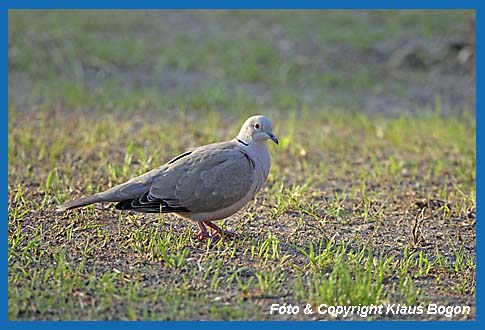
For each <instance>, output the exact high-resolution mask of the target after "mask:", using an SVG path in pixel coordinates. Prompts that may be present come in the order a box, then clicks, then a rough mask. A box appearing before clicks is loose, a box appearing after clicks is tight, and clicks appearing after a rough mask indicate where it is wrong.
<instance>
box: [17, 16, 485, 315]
mask: <svg viewBox="0 0 485 330" xmlns="http://www.w3.org/2000/svg"><path fill="white" fill-rule="evenodd" d="M106 15H109V16H110V17H112V18H113V19H112V20H110V24H109V25H107V24H105V23H104V22H105V18H106V17H107V16H106ZM252 15H253V14H249V13H247V12H244V11H243V12H239V13H237V14H236V13H222V12H219V13H214V12H204V13H202V14H200V15H196V14H194V13H192V12H183V13H172V14H171V15H165V16H164V15H161V14H160V12H139V13H138V14H136V15H134V14H132V13H131V14H127V13H126V12H125V13H123V12H115V13H104V12H90V13H89V15H87V14H86V13H83V12H81V13H79V12H71V11H69V12H64V13H63V14H62V15H59V13H58V12H57V13H55V12H46V13H43V15H41V16H38V15H37V14H35V13H32V12H30V11H12V12H10V20H9V24H10V29H9V124H8V126H9V132H8V162H9V182H8V196H9V201H8V203H9V204H8V207H9V219H8V230H9V232H8V252H9V254H8V265H9V270H8V277H9V284H8V293H9V295H8V317H9V319H10V320H18V319H62V320H72V319H83V320H87V319H89V320H91V319H95V320H106V319H117V320H119V319H121V320H199V319H204V320H220V319H222V320H234V319H236V320H240V319H242V320H245V319H257V320H259V319H277V320H280V319H291V320H294V319H304V320H313V319H333V317H332V316H330V315H328V314H327V315H320V314H318V313H314V314H312V315H305V314H303V313H299V314H298V315H288V314H285V315H280V314H277V313H274V314H270V308H271V306H272V305H273V304H279V305H288V304H292V305H298V306H300V308H301V309H302V310H303V307H304V306H306V305H307V304H310V305H311V306H312V307H313V309H314V310H316V309H317V307H318V306H319V305H321V304H327V305H356V306H358V305H371V304H374V305H379V304H384V305H388V304H401V305H402V304H404V305H406V306H409V305H422V306H427V305H428V304H438V305H469V306H471V307H472V313H471V314H469V315H456V316H454V317H453V319H474V318H475V287H476V282H475V278H476V275H475V274H476V259H475V246H476V245H475V239H476V230H475V225H476V224H475V216H474V214H475V209H476V187H475V178H476V171H475V159H476V141H475V131H476V122H475V116H474V114H473V112H471V111H467V110H466V109H465V110H463V109H464V108H466V107H467V104H462V105H461V106H459V107H457V106H456V105H453V106H452V105H450V104H448V103H447V101H446V100H442V99H441V98H440V96H439V95H438V96H436V95H434V94H433V98H432V99H430V100H428V101H429V102H428V103H426V105H425V106H418V105H416V104H415V105H414V109H415V110H416V111H414V113H412V111H411V112H407V111H401V112H399V114H398V115H396V114H395V113H387V112H379V111H378V112H369V111H366V110H365V109H364V110H363V111H360V110H361V109H360V108H355V107H354V106H355V104H354V106H349V103H346V102H347V101H346V102H343V103H341V100H340V99H339V98H338V97H337V98H333V96H332V95H333V94H334V93H330V92H331V91H336V94H338V93H339V91H343V92H344V93H345V95H346V96H348V98H349V99H350V102H351V103H352V102H354V101H356V99H355V98H357V95H358V94H359V93H364V94H372V93H373V92H372V90H374V88H375V87H376V84H383V85H386V84H387V81H386V80H385V79H388V78H386V77H387V76H386V75H385V74H383V71H381V69H380V68H377V66H374V65H370V64H369V66H368V67H366V68H362V67H363V66H365V63H366V61H368V60H369V59H370V57H371V55H369V54H373V51H374V50H375V49H376V48H375V47H376V44H382V43H386V42H388V41H389V40H391V39H395V40H398V41H399V40H401V41H402V40H406V39H408V38H416V36H417V35H419V38H423V39H424V40H428V41H430V42H431V41H433V40H435V38H438V37H439V36H442V35H445V34H446V33H452V31H454V30H453V29H454V28H456V27H457V26H458V27H462V26H465V25H466V24H467V22H468V21H469V19H470V18H473V15H472V14H471V13H470V12H466V11H446V12H443V13H442V14H437V13H432V12H418V11H399V12H388V11H378V12H372V11H364V12H361V13H359V14H358V15H356V14H355V13H351V12H343V11H332V12H327V13H312V14H308V13H306V12H298V13H286V12H283V13H270V12H266V13H260V14H257V15H256V14H255V15H256V16H252ZM34 16H35V17H39V18H37V19H32V18H33V17H34ZM322 18H325V19H322ZM192 21H193V22H194V23H193V25H191V22H192ZM450 21H453V22H455V24H456V25H450V24H449V22H450ZM233 25H235V26H236V27H237V29H236V28H234V27H231V26H233ZM170 27H177V28H176V29H175V31H176V33H174V32H173V31H174V29H169V28H170ZM215 27H217V28H215ZM309 27H312V31H313V30H314V31H315V34H311V35H310V34H308V31H307V30H308V28H309ZM364 27H365V29H364ZM357 31H360V32H357ZM127 33H128V34H127ZM126 35H129V36H130V37H127V36H126ZM201 35H204V37H203V38H202V39H201ZM168 45H170V47H168ZM292 45H293V46H292ZM295 45H297V46H295ZM322 45H332V46H331V47H330V46H328V47H323V46H322ZM339 47H342V48H341V49H343V50H344V51H345V54H347V52H348V51H352V52H353V53H352V54H357V55H358V58H359V60H357V61H354V62H355V63H354V62H353V63H349V64H348V66H347V65H344V64H343V63H344V62H349V61H348V59H347V57H346V56H341V60H342V62H339V61H340V58H339V56H338V55H342V54H343V53H342V54H341V53H338V52H337V51H336V49H339ZM285 49H286V50H285ZM336 52H337V53H336ZM357 55H356V56H357ZM349 56H350V55H349ZM372 56H373V55H372ZM320 58H324V59H326V58H330V59H332V58H336V59H335V60H332V61H335V62H333V64H335V65H327V64H325V63H324V62H325V61H321V60H320ZM360 60H361V61H360ZM350 62H352V61H350ZM359 64H360V65H359ZM363 64H364V65H363ZM443 65H444V64H443ZM358 66H360V67H361V69H359V70H356V68H357V67H358ZM327 69H328V70H327ZM411 71H412V72H411V74H410V75H411V76H412V79H411V80H408V81H405V82H403V85H400V86H394V87H393V86H389V88H390V89H387V88H388V86H384V87H382V88H384V90H383V91H382V94H379V95H383V94H388V93H391V94H392V93H393V91H394V90H393V88H397V89H398V90H401V89H403V88H405V90H408V89H406V88H411V87H410V85H412V84H413V82H414V81H415V80H413V79H416V81H417V80H419V79H421V77H422V72H416V71H413V70H411ZM352 73H355V75H354V76H352ZM407 73H408V74H409V72H408V71H407ZM380 78H382V79H384V80H383V81H382V82H379V81H378V80H379V79H380ZM349 82H351V84H349ZM377 87H378V86H377ZM307 89H308V90H310V91H313V92H311V93H309V94H305V93H303V92H302V91H303V90H307ZM378 89H379V88H378ZM27 91H28V92H27ZM322 91H323V92H322ZM380 93H381V92H380ZM337 96H338V95H337ZM354 96H355V98H354ZM403 98H404V99H407V98H408V95H407V94H406V93H404V96H403ZM396 102H399V101H396ZM357 103H358V102H357ZM401 105H402V104H401ZM447 107H448V108H449V109H453V110H452V111H451V112H450V111H447V110H446V108H447ZM450 107H451V108H450ZM352 109H355V110H352ZM255 113H264V114H266V115H267V116H269V117H270V118H271V119H272V120H273V123H274V131H275V133H276V134H277V136H278V138H279V139H280V144H279V145H278V146H274V145H271V146H270V152H271V157H272V166H271V170H270V174H269V177H268V180H267V182H266V184H265V186H264V187H263V190H262V191H261V192H260V193H259V194H258V195H257V198H256V199H255V200H254V201H252V202H250V203H249V204H248V205H247V206H246V207H245V208H243V210H242V211H241V212H239V213H238V214H236V215H234V216H233V217H231V218H229V219H226V220H224V221H221V222H219V224H220V225H221V226H222V227H224V228H228V229H231V230H234V231H236V232H237V233H238V236H237V237H236V238H234V239H224V240H220V241H218V242H209V241H205V242H200V241H198V240H197V239H196V238H195V237H194V236H195V235H194V234H195V227H194V226H193V225H192V224H190V223H188V222H185V221H182V220H179V219H177V218H175V217H174V216H172V215H139V214H131V213H119V212H117V211H115V210H113V208H112V207H110V206H107V205H96V206H89V207H86V208H84V209H81V210H77V211H71V212H68V213H56V212H55V206H56V205H58V204H60V203H62V202H65V201H67V200H70V199H72V198H75V197H79V196H82V195H87V194H92V193H95V192H98V191H101V190H104V189H106V188H108V187H111V186H113V185H115V184H118V183H121V182H123V181H125V180H127V179H129V178H131V177H133V176H135V175H139V174H142V173H144V172H146V171H148V170H150V169H152V168H154V167H156V166H159V165H160V164H163V163H164V162H166V161H168V160H169V159H171V158H172V157H173V156H175V155H177V154H179V153H181V152H183V151H184V150H186V149H189V148H191V147H195V146H198V145H202V144H206V143H211V142H215V141H220V140H224V139H228V138H232V137H233V136H234V135H235V134H236V132H237V131H238V129H239V127H240V125H241V124H242V122H243V121H244V119H245V118H246V117H247V116H249V115H253V114H255ZM241 306H244V308H242V307H241ZM340 318H342V317H340ZM347 318H351V319H361V317H360V316H357V315H356V314H354V315H352V316H350V317H347ZM416 318H420V319H447V317H446V316H444V315H427V314H424V315H421V316H413V315H412V316H405V315H380V316H379V315H368V316H365V317H364V319H416Z"/></svg>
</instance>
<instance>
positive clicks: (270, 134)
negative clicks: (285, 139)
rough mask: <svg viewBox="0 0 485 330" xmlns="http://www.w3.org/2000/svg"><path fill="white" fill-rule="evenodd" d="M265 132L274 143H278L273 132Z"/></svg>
mask: <svg viewBox="0 0 485 330" xmlns="http://www.w3.org/2000/svg"><path fill="white" fill-rule="evenodd" d="M266 134H268V136H269V138H270V139H271V140H272V141H273V142H274V143H276V144H278V138H277V137H276V136H275V135H274V134H273V133H268V132H266Z"/></svg>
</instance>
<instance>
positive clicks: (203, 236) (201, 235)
mask: <svg viewBox="0 0 485 330" xmlns="http://www.w3.org/2000/svg"><path fill="white" fill-rule="evenodd" d="M197 224H198V225H199V228H200V230H199V232H198V233H197V236H196V237H197V238H198V239H200V240H201V241H202V240H204V239H206V238H211V236H210V235H209V233H208V232H207V228H205V226H204V223H203V222H198V223H197Z"/></svg>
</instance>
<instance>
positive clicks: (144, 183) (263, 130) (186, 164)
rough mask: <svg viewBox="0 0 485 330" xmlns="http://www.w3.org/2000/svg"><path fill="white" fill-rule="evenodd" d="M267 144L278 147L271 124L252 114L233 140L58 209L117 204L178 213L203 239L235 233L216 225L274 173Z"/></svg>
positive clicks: (120, 207)
mask: <svg viewBox="0 0 485 330" xmlns="http://www.w3.org/2000/svg"><path fill="white" fill-rule="evenodd" d="M267 140H272V141H273V142H274V143H276V144H278V138H277V137H276V136H275V135H274V134H273V126H272V123H271V121H270V120H269V119H268V118H267V117H265V116H261V115H258V116H252V117H250V118H248V119H247V120H246V121H245V122H244V124H243V125H242V127H241V129H240V131H239V134H238V135H237V136H236V137H235V138H234V139H232V140H230V141H225V142H218V143H213V144H208V145H204V146H201V147H198V148H195V149H192V150H190V151H187V152H184V153H182V154H181V155H179V156H177V157H175V158H173V159H172V160H170V161H169V162H167V163H166V164H164V165H162V166H160V167H158V168H155V169H153V170H151V171H149V172H147V173H145V174H143V175H140V176H137V177H134V178H132V179H131V180H129V181H127V182H125V183H122V184H120V185H117V186H114V187H112V188H110V189H108V190H106V191H104V192H100V193H97V194H94V195H92V196H88V197H83V198H80V199H76V200H73V201H71V202H67V203H64V204H61V205H59V206H58V207H57V211H58V212H62V211H66V210H70V209H75V208H78V207H82V206H87V205H90V204H94V203H108V202H116V205H115V208H116V209H117V210H121V211H125V210H126V211H134V212H143V213H174V214H175V215H177V216H178V217H180V218H183V219H186V220H189V221H191V222H193V223H196V224H197V225H198V227H199V229H200V231H199V232H198V234H197V238H199V239H201V240H202V239H206V238H216V237H220V236H223V235H232V234H233V233H231V232H228V231H224V230H222V229H221V228H220V227H219V226H217V225H216V224H214V223H213V221H216V220H222V219H225V218H227V217H230V216H231V215H233V214H234V213H236V212H237V211H239V210H240V209H241V208H242V207H243V206H245V205H246V204H247V203H248V202H249V201H250V200H252V199H253V198H254V196H255V195H256V193H257V192H258V191H259V190H260V189H261V187H262V186H263V184H264V182H265V181H266V178H267V177H268V173H269V169H270V155H269V150H268V145H267ZM206 226H207V227H209V228H210V229H212V233H211V234H209V232H208V230H207V227H206Z"/></svg>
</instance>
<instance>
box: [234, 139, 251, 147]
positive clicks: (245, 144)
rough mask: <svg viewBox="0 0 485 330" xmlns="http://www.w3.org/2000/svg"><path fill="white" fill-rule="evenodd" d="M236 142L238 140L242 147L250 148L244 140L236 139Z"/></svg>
mask: <svg viewBox="0 0 485 330" xmlns="http://www.w3.org/2000/svg"><path fill="white" fill-rule="evenodd" d="M236 140H237V142H239V143H241V144H242V145H244V146H246V147H247V146H248V144H247V143H246V142H244V141H243V140H239V139H236Z"/></svg>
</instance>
